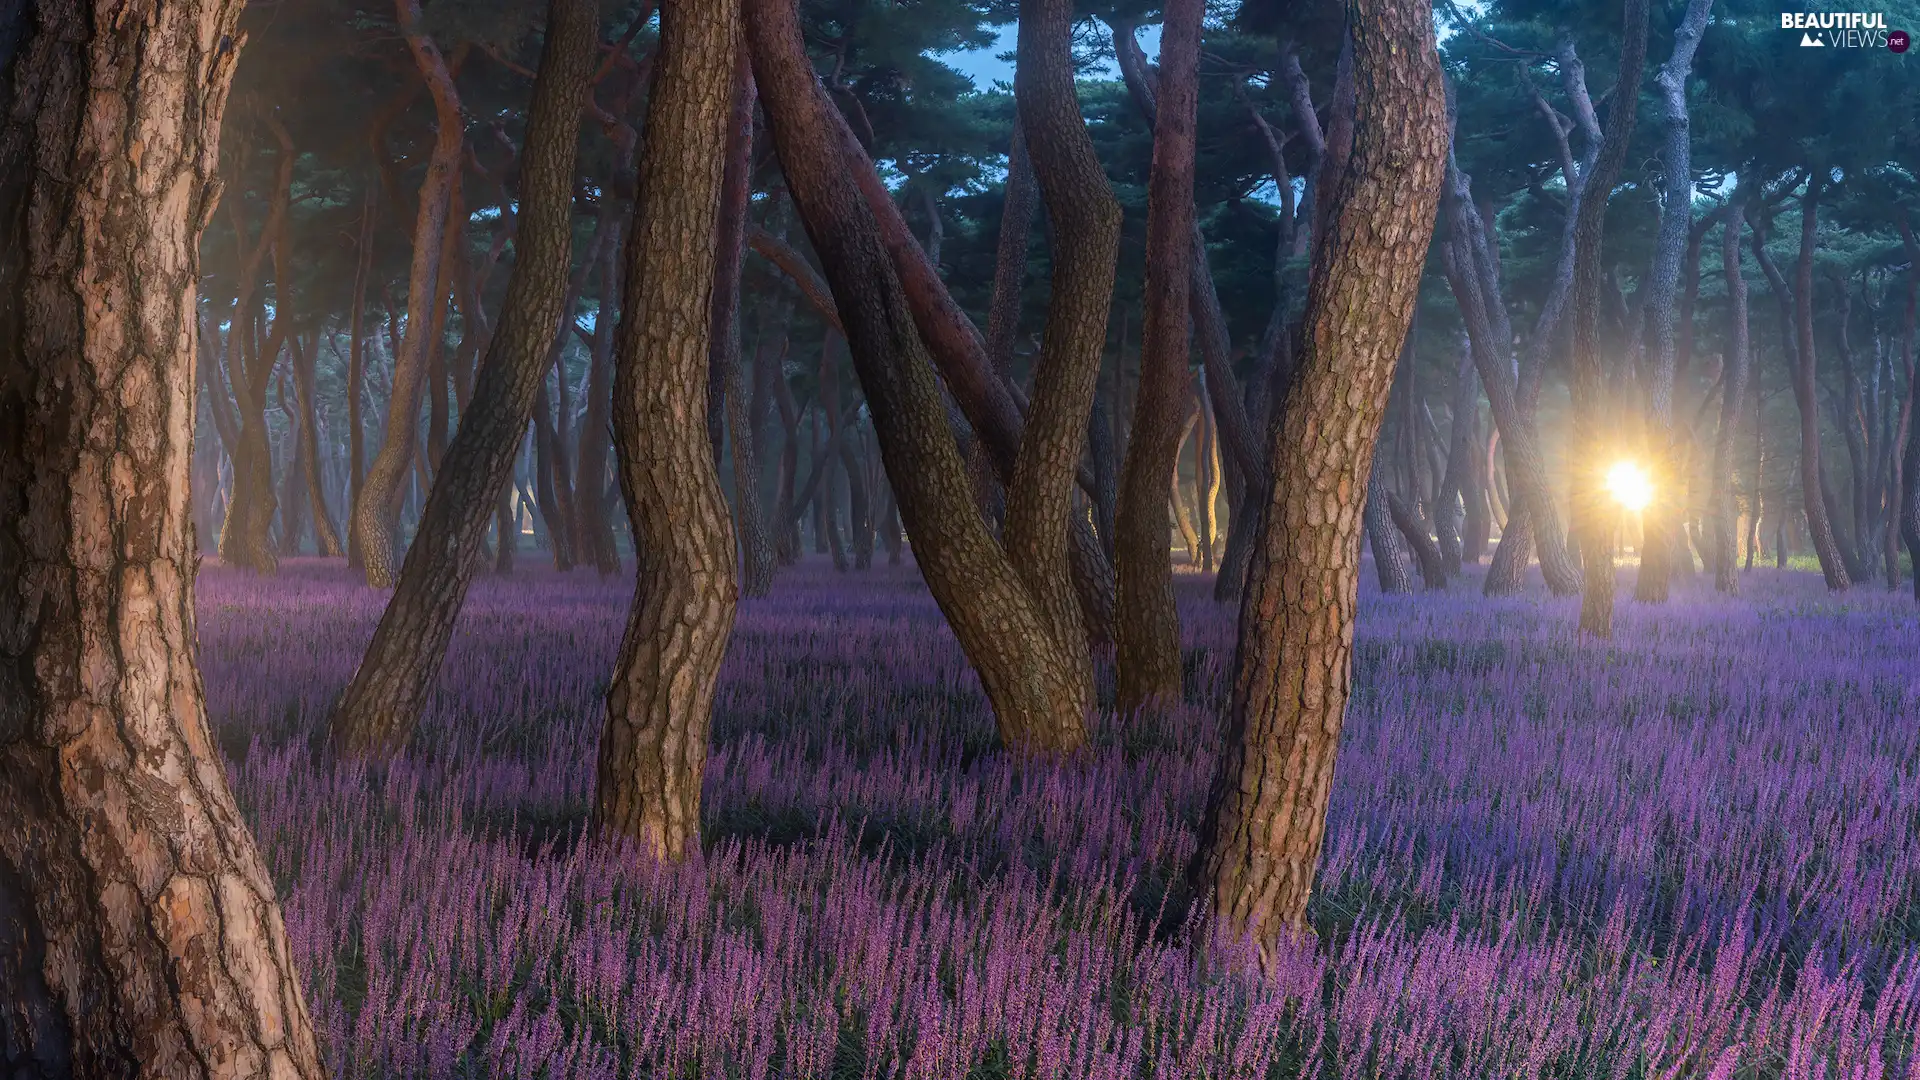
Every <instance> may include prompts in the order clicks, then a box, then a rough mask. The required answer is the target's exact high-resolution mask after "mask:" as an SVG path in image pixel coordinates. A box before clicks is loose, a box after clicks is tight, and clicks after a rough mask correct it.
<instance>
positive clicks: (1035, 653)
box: [746, 0, 1090, 753]
mask: <svg viewBox="0 0 1920 1080" xmlns="http://www.w3.org/2000/svg"><path fill="white" fill-rule="evenodd" d="M746 7H747V20H746V21H747V34H748V37H749V38H750V39H751V42H752V47H753V65H754V76H755V78H756V80H757V81H758V83H759V86H760V95H761V105H762V108H763V109H764V110H765V113H766V116H767V121H768V127H769V129H770V130H771V132H772V134H773V141H774V146H775V149H776V152H777V153H778V155H779V158H780V166H781V171H782V172H783V173H784V174H785V176H786V179H787V184H788V188H789V191H790V192H791V194H792V196H793V201H794V205H795V207H796V208H797V209H798V210H799V212H800V217H801V219H802V221H803V222H804V223H805V225H806V228H807V234H808V236H809V238H810V239H811V240H812V242H813V246H814V250H815V251H817V252H818V253H819V255H820V261H821V265H822V266H823V267H824V269H825V270H826V276H827V280H828V282H829V284H830V286H831V288H832V290H833V297H834V301H835V306H836V308H837V309H838V314H839V316H840V318H841V320H842V322H843V325H844V327H845V330H846V334H847V339H848V343H849V345H850V346H851V347H852V351H853V360H854V366H855V368H856V370H857V371H858V373H859V376H860V383H861V386H862V387H863V388H864V389H865V391H866V398H867V407H868V410H869V412H870V413H871V415H872V418H873V425H874V430H875V433H876V435H877V436H878V438H879V443H880V451H881V456H882V459H883V460H884V462H885V464H886V467H887V478H888V480H889V481H890V482H891V484H892V486H893V490H894V494H895V496H896V497H897V498H898V500H899V504H900V515H901V517H902V519H903V521H904V523H905V525H906V529H907V536H908V538H909V539H910V540H911V541H912V543H913V550H914V558H915V561H916V562H917V563H918V564H919V568H920V572H921V575H922V576H923V577H924V578H925V579H926V582H927V586H928V589H929V590H930V591H931V592H932V593H933V596H934V599H935V601H936V602H937V603H938V604H939V605H940V609H941V611H942V612H943V613H944V614H945V615H946V618H947V622H948V624H949V625H950V626H952V628H953V631H954V636H955V637H957V638H958V639H959V641H960V645H961V648H962V649H963V650H964V651H965V652H966V654H967V657H968V659H969V660H971V661H972V662H973V665H974V668H975V670H976V671H977V672H978V673H979V676H980V682H981V686H982V687H983V689H985V691H986V694H987V698H988V701H989V702H990V703H991V704H992V706H993V709H994V713H995V718H996V720H997V721H998V723H999V726H1000V734H1001V738H1002V740H1003V741H1004V742H1005V743H1006V744H1007V745H1008V746H1009V747H1011V748H1013V749H1015V750H1019V751H1039V752H1043V753H1046V752H1061V751H1068V750H1072V749H1075V748H1078V747H1079V746H1081V745H1083V744H1084V743H1085V742H1086V737H1087V736H1086V711H1087V708H1088V706H1089V704H1090V702H1089V700H1088V698H1087V697H1086V696H1085V689H1086V686H1087V681H1086V680H1084V679H1083V677H1082V672H1081V670H1080V669H1079V668H1078V666H1077V664H1076V658H1075V657H1074V656H1072V655H1071V653H1069V652H1068V650H1067V649H1066V648H1063V646H1062V643H1061V642H1059V641H1058V640H1056V638H1055V635H1054V634H1053V632H1052V629H1053V628H1052V625H1051V623H1052V620H1050V619H1049V618H1048V617H1047V615H1046V614H1044V613H1043V612H1042V611H1041V610H1040V609H1039V606H1038V605H1037V604H1036V603H1035V601H1034V598H1033V597H1032V596H1030V595H1029V594H1028V593H1027V590H1026V586H1025V584H1024V582H1023V581H1022V579H1021V577H1020V576H1019V575H1018V574H1017V573H1016V572H1015V570H1014V568H1013V566H1012V565H1011V563H1010V562H1009V561H1008V559H1007V557H1006V555H1005V554H1004V553H1003V552H1002V550H1001V548H1000V546H999V545H998V544H997V543H996V542H995V541H994V538H993V535H992V534H991V533H990V532H988V530H987V526H986V523H985V521H984V520H983V519H982V518H981V516H980V514H979V512H978V510H977V509H976V507H975V505H974V501H973V489H972V485H971V484H970V483H969V482H968V479H967V474H966V464H965V462H964V461H963V460H962V459H961V456H960V449H959V446H958V445H957V443H956V442H955V440H954V437H953V430H952V428H951V427H950V426H949V424H948V423H947V415H946V408H945V405H944V403H943V402H942V400H941V396H940V388H939V385H938V383H936V381H935V379H934V371H933V368H932V366H931V365H932V357H931V356H930V355H929V351H928V348H927V346H926V345H925V344H923V343H922V338H921V331H920V328H919V327H917V326H916V325H915V321H914V314H913V310H912V309H911V308H910V307H909V306H908V302H907V297H906V295H905V290H904V287H903V285H902V283H901V280H900V278H899V276H897V275H896V274H895V272H894V270H893V266H894V263H893V259H892V256H891V255H890V252H889V248H888V247H887V245H886V244H885V243H884V242H883V241H882V238H881V228H880V224H879V223H878V222H877V221H876V220H875V216H874V213H875V211H874V209H873V208H872V207H871V206H870V204H869V203H868V201H867V199H866V197H865V195H864V193H863V192H862V191H861V190H860V189H859V187H858V186H857V184H856V177H850V176H849V175H848V174H849V172H850V171H852V172H855V173H857V172H858V171H859V166H861V165H862V164H863V163H862V162H859V161H856V160H854V159H853V158H851V157H850V156H849V155H848V154H847V152H846V151H845V150H844V149H843V148H842V145H841V144H840V143H839V142H838V141H837V140H834V139H830V138H826V137H823V136H825V135H828V134H831V133H832V132H833V130H834V127H833V125H834V123H835V122H836V121H835V119H834V117H833V116H830V115H829V110H831V109H833V105H832V103H831V102H828V101H825V100H823V93H822V91H820V90H819V88H818V86H817V80H816V78H815V75H814V71H813V65H812V63H811V62H810V61H809V60H808V59H807V54H806V45H805V42H804V41H803V39H802V38H801V35H800V25H799V17H798V13H797V12H796V10H795V4H794V0H747V5H746ZM1022 21H1023V23H1025V22H1027V21H1028V20H1025V19H1023V20H1022ZM1023 29H1026V28H1025V27H1023ZM1065 46H1066V42H1065V41H1064V40H1062V41H1060V42H1058V43H1057V47H1059V48H1064V47H1065ZM849 166H853V167H854V168H852V169H850V168H849ZM1085 404H1086V403H1085V402H1082V406H1083V408H1082V409H1081V410H1080V414H1079V416H1077V417H1076V420H1077V421H1079V422H1084V420H1085V408H1084V405H1085ZM1077 460H1078V456H1077V454H1076V456H1075V457H1074V459H1073V461H1075V462H1077ZM1081 647H1082V648H1084V644H1083V645H1082V646H1081Z"/></svg>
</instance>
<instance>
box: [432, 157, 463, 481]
mask: <svg viewBox="0 0 1920 1080" xmlns="http://www.w3.org/2000/svg"><path fill="white" fill-rule="evenodd" d="M464 188H465V185H464V184H462V183H461V179H460V170H459V169H457V168H456V169H455V170H454V172H453V191H452V193H451V194H449V195H448V197H447V227H446V230H445V232H443V233H442V234H441V237H440V267H441V273H440V275H439V279H438V281H437V282H436V283H435V285H436V288H435V291H434V296H433V323H432V325H431V329H430V330H429V336H428V338H427V381H426V390H427V457H426V464H427V471H428V473H429V474H430V475H432V476H438V475H440V460H441V459H442V458H444V457H446V456H447V426H448V424H449V423H450V421H451V416H450V411H451V410H450V409H449V408H448V401H447V391H448V390H450V389H451V388H452V387H451V380H450V379H449V376H448V369H447V315H448V314H449V311H450V309H451V307H452V304H451V302H450V298H451V297H452V296H453V287H454V282H455V281H456V280H458V278H459V272H458V270H456V269H455V267H457V266H459V265H461V264H462V263H464V262H466V258H467V255H466V252H465V251H463V250H461V249H462V248H464V247H465V246H466V245H465V240H466V226H467V210H466V197H465V192H464Z"/></svg>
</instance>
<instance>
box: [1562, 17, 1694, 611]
mask: <svg viewBox="0 0 1920 1080" xmlns="http://www.w3.org/2000/svg"><path fill="white" fill-rule="evenodd" d="M1647 7H1648V0H1627V5H1626V15H1625V21H1624V25H1623V29H1622V34H1623V35H1624V37H1623V38H1622V41H1623V44H1622V46H1621V49H1620V77H1619V80H1618V81H1616V82H1615V83H1614V85H1615V86H1620V87H1637V86H1639V85H1640V75H1641V71H1642V69H1643V68H1644V67H1645V65H1646V60H1647ZM1637 111H1638V105H1637V95H1634V94H1626V93H1623V94H1621V95H1619V97H1618V100H1616V101H1615V102H1614V104H1613V106H1612V108H1610V109H1609V110H1608V112H1607V126H1606V132H1605V134H1604V135H1603V136H1602V137H1601V140H1600V153H1599V155H1598V156H1597V157H1596V158H1595V159H1594V164H1593V169H1592V171H1591V172H1590V173H1589V174H1588V176H1587V179H1586V180H1585V182H1584V186H1585V189H1586V194H1585V197H1584V198H1583V199H1581V201H1580V209H1579V213H1578V216H1577V217H1576V218H1575V221H1574V229H1573V234H1574V240H1573V243H1574V252H1575V255H1574V266H1573V376H1572V380H1571V382H1572V390H1573V440H1572V442H1573V459H1574V461H1575V462H1577V463H1578V464H1577V465H1576V467H1575V470H1574V483H1573V486H1572V488H1571V497H1570V499H1569V502H1570V504H1571V506H1572V518H1573V528H1574V531H1575V533H1576V534H1577V536H1578V539H1579V544H1580V559H1581V562H1582V564H1583V566H1584V568H1585V577H1586V583H1585V588H1584V589H1583V590H1582V591H1581V595H1580V629H1581V631H1582V632H1584V633H1588V634H1594V635H1597V636H1599V637H1610V636H1612V634H1613V594H1614V574H1613V534H1614V531H1615V527H1616V520H1617V517H1616V514H1615V513H1614V512H1613V510H1612V509H1611V508H1609V507H1607V506H1606V504H1605V498H1606V496H1605V494H1604V493H1603V491H1604V489H1603V483H1604V477H1605V470H1606V468H1607V453H1606V449H1607V442H1608V439H1607V436H1608V434H1609V433H1608V432H1607V431H1606V430H1605V429H1604V427H1603V426H1602V425H1603V422H1604V419H1605V416H1606V414H1607V413H1608V412H1609V411H1611V410H1609V409H1608V408H1607V400H1608V386H1607V383H1608V379H1607V362H1606V360H1605V358H1604V357H1603V356H1602V355H1601V342H1600V277H1601V274H1602V273H1603V263H1602V262H1601V258H1600V241H1601V236H1602V232H1603V227H1604V224H1605V221H1606V215H1607V197H1608V195H1609V194H1611V193H1612V191H1613V184H1614V180H1615V179H1616V178H1617V177H1618V176H1619V175H1620V170H1621V167H1622V166H1623V165H1625V164H1626V159H1627V143H1628V141H1629V140H1630V139H1631V138H1632V137H1633V124H1634V116H1635V113H1636V112H1637ZM1665 482H1666V483H1671V482H1672V480H1671V479H1668V480H1666V481H1665ZM1656 542H1657V543H1668V541H1667V540H1666V539H1660V540H1657V541H1656ZM1641 546H1642V549H1643V550H1644V549H1645V547H1646V543H1645V541H1642V545H1641ZM1669 546H1670V545H1669Z"/></svg>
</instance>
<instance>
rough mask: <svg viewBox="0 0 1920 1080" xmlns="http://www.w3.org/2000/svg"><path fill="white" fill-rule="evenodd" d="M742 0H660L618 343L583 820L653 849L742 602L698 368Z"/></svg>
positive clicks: (679, 797)
mask: <svg viewBox="0 0 1920 1080" xmlns="http://www.w3.org/2000/svg"><path fill="white" fill-rule="evenodd" d="M740 25H741V12H740V3H739V0H665V2H663V3H662V4H661V5H660V45H659V50H658V52H657V53H656V56H655V60H654V78H653V86H652V90H651V94H650V98H649V101H648V104H647V122H646V126H645V128H644V135H643V139H644V149H643V150H642V152H641V155H640V169H639V189H638V190H639V200H638V204H637V206H636V207H635V212H634V226H633V228H634V232H633V239H632V241H631V242H630V243H629V244H628V247H627V259H628V264H627V274H626V292H625V297H624V302H623V303H622V304H621V310H623V311H625V312H627V313H628V317H627V318H625V319H622V320H621V321H620V333H619V337H618V339H617V342H616V345H615V348H616V350H617V356H618V365H617V367H616V372H617V374H616V375H615V378H614V390H613V402H614V410H613V422H614V432H615V437H614V445H615V450H616V452H617V453H618V455H619V458H620V487H621V491H622V492H623V493H624V494H625V496H626V500H627V514H628V520H629V521H630V522H631V523H632V527H633V538H634V548H635V549H636V552H637V554H636V557H635V564H636V570H637V573H636V579H635V583H634V598H633V608H632V611H631V613H630V614H629V616H628V619H627V630H626V635H625V637H624V638H623V639H622V641H621V643H620V655H619V658H618V659H617V660H616V661H615V666H614V672H613V681H612V685H611V686H610V687H609V689H608V691H607V726H606V730H605V732H604V733H603V734H602V735H601V737H600V762H599V781H598V786H597V790H596V793H595V796H594V824H595V827H596V828H597V829H598V830H599V831H600V832H602V833H603V834H607V835H610V836H618V837H624V838H626V839H629V840H631V841H633V842H634V843H636V844H637V845H638V846H639V847H640V848H641V849H642V850H643V851H645V852H646V853H647V854H648V855H650V856H652V857H654V858H660V859H678V858H682V857H684V856H687V855H689V854H695V853H697V852H698V851H699V847H700V784H701V778H702V775H703V773H704V771H705V766H706V757H707V730H708V726H709V724H711V723H712V719H713V699H714V687H715V685H716V683H717V682H718V680H719V676H720V661H721V659H722V658H723V657H724V656H725V655H726V651H727V640H728V638H729V637H730V636H731V635H732V632H733V617H734V610H735V607H736V605H737V604H738V602H739V583H738V580H737V575H736V573H735V568H734V558H735V548H734V540H733V523H732V522H731V521H730V520H729V518H728V514H727V499H726V495H725V493H724V492H723V491H722V490H721V488H720V476H719V473H718V472H717V471H716V470H715V468H714V461H713V450H712V447H711V445H710V444H709V442H708V440H707V432H706V424H705V421H706V415H707V369H708V364H709V352H710V347H711V342H710V340H709V336H710V332H711V327H712V310H713V309H712V304H713V291H714V276H715V263H716V255H717V252H716V247H717V244H718V232H719V228H718V227H719V213H720V189H721V184H722V181H723V179H724V174H725V166H726V148H727V133H728V127H729V124H728V118H729V115H730V114H731V113H732V110H733V103H734V90H735V79H734V71H735V65H736V63H737V61H738V58H739V53H740V50H741V48H743V42H742V40H741V36H740Z"/></svg>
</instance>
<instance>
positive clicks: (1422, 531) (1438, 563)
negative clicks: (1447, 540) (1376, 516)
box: [1379, 488, 1447, 591]
mask: <svg viewBox="0 0 1920 1080" xmlns="http://www.w3.org/2000/svg"><path fill="white" fill-rule="evenodd" d="M1379 497H1380V498H1382V499H1383V500H1384V501H1385V502H1386V504H1387V514H1388V516H1389V517H1390V518H1391V519H1392V521H1393V527H1394V528H1395V529H1398V530H1399V531H1400V535H1401V536H1403V537H1405V538H1406V541H1407V548H1408V550H1410V551H1412V552H1413V556H1414V559H1415V560H1416V561H1418V562H1419V564H1420V580H1421V581H1422V582H1424V583H1425V585H1426V587H1427V588H1428V589H1429V590H1436V591H1437V590H1440V589H1444V588H1446V587H1447V567H1446V561H1445V560H1444V559H1442V558H1441V556H1440V545H1439V544H1437V543H1435V542H1434V539H1433V533H1432V532H1431V531H1430V530H1429V529H1428V527H1427V521H1426V519H1425V518H1424V517H1422V516H1421V515H1420V509H1419V507H1418V506H1416V505H1415V504H1413V503H1410V502H1408V501H1407V500H1405V499H1403V498H1401V497H1400V495H1399V493H1397V492H1395V491H1394V490H1393V489H1392V488H1383V489H1382V490H1381V492H1380V493H1379Z"/></svg>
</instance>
